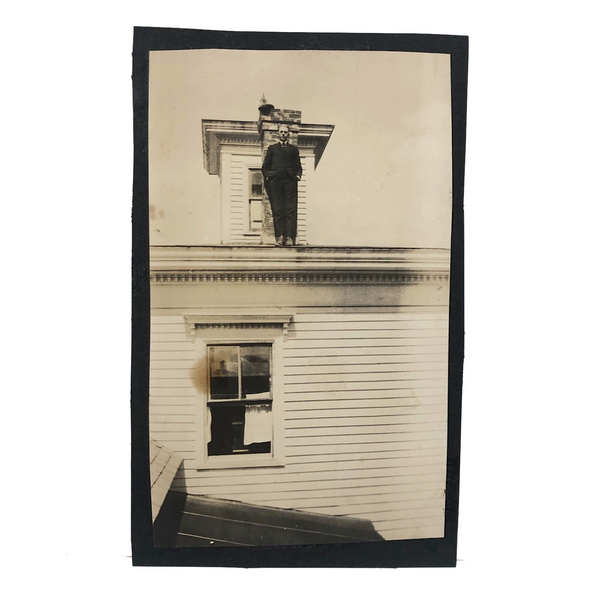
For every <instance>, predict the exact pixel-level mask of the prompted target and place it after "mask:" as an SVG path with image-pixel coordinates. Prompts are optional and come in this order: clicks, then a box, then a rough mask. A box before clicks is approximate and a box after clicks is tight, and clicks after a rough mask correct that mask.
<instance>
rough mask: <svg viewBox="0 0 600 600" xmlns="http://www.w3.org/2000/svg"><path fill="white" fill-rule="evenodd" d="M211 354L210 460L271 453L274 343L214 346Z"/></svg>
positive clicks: (209, 366) (209, 393) (210, 346)
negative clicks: (212, 457)
mask: <svg viewBox="0 0 600 600" xmlns="http://www.w3.org/2000/svg"><path fill="white" fill-rule="evenodd" d="M207 350H208V369H209V392H208V401H207V404H208V424H209V427H208V440H207V447H208V456H209V457H210V456H229V455H240V454H272V448H273V411H272V409H273V386H272V346H271V344H213V345H209V346H208V347H207Z"/></svg>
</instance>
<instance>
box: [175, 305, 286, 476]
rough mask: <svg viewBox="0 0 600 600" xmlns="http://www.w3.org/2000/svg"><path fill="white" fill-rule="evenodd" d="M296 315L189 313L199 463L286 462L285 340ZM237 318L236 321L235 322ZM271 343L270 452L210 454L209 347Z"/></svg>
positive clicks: (228, 465)
mask: <svg viewBox="0 0 600 600" xmlns="http://www.w3.org/2000/svg"><path fill="white" fill-rule="evenodd" d="M291 319H292V315H280V314H277V315H264V314H261V315H241V316H240V315H235V316H231V317H224V316H223V315H208V316H207V315H193V316H190V315H188V316H185V320H186V324H187V327H188V333H189V334H190V336H191V337H192V338H193V341H194V351H195V361H194V364H195V373H194V381H195V386H196V435H195V449H194V454H195V467H196V469H198V470H205V469H240V468H244V469H245V468H252V467H282V466H284V465H285V436H284V410H285V409H284V402H285V398H284V393H285V392H284V385H283V344H284V338H285V337H286V335H287V326H288V323H289V322H290V320H291ZM232 321H233V322H232ZM237 344H243V345H248V344H262V345H264V344H269V345H271V361H272V364H271V372H272V381H271V391H272V396H273V400H272V402H273V403H272V415H273V440H272V443H271V453H270V454H234V455H227V456H208V442H207V439H208V437H207V434H208V411H209V408H208V401H209V393H210V392H209V373H208V347H209V346H213V345H237Z"/></svg>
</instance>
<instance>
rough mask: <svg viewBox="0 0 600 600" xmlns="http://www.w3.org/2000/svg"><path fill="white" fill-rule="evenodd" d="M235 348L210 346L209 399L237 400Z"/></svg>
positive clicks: (236, 356)
mask: <svg viewBox="0 0 600 600" xmlns="http://www.w3.org/2000/svg"><path fill="white" fill-rule="evenodd" d="M238 352H239V348H238V347H237V346H211V347H210V352H209V360H210V396H211V398H239V389H238V380H239V377H238V375H239V371H238V364H239V360H238Z"/></svg>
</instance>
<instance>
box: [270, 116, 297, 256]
mask: <svg viewBox="0 0 600 600" xmlns="http://www.w3.org/2000/svg"><path fill="white" fill-rule="evenodd" d="M289 138H290V129H289V127H288V126H287V125H284V124H282V125H280V126H279V142H278V143H277V144H273V145H271V146H269V148H268V150H267V154H266V156H265V160H264V162H263V166H262V174H263V177H264V178H265V187H266V189H267V194H268V195H269V202H270V203H271V209H272V211H273V223H274V225H275V245H276V246H294V245H295V244H296V231H297V226H298V181H300V178H301V177H302V165H301V164H300V153H299V151H298V146H294V145H293V144H290V143H289Z"/></svg>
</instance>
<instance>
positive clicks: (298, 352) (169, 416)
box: [150, 310, 448, 539]
mask: <svg viewBox="0 0 600 600" xmlns="http://www.w3.org/2000/svg"><path fill="white" fill-rule="evenodd" d="M447 335H448V321H447V315H445V314H443V313H437V312H423V313H419V312H415V311H414V310H413V311H407V312H399V313H389V314H386V313H375V314H368V313H351V314H348V313H345V314H344V313H338V314H317V313H306V314H297V315H296V316H295V317H294V319H293V321H292V324H291V325H290V331H289V337H288V339H287V341H286V342H284V345H283V347H284V350H283V353H284V367H283V369H284V372H283V377H284V389H285V399H284V403H285V411H284V415H285V417H284V419H285V420H284V423H285V456H286V460H285V467H283V468H256V469H228V470H209V471H198V470H196V468H195V465H194V462H193V459H194V439H195V427H196V406H195V402H196V397H195V390H194V387H193V384H192V371H193V368H194V347H193V342H192V341H191V339H190V338H189V337H187V336H186V334H185V326H184V323H183V319H182V318H181V317H178V316H160V317H155V318H154V319H153V325H152V338H151V339H152V345H151V350H152V356H151V358H152V363H151V382H150V383H151V405H150V430H151V436H152V437H153V438H154V439H156V440H157V441H159V442H162V443H165V444H167V445H168V446H169V447H170V448H171V449H173V450H175V451H177V452H178V453H179V454H180V455H181V456H183V458H184V461H183V466H182V468H181V469H180V470H179V473H178V476H177V478H176V479H175V481H174V484H173V489H175V490H179V491H187V493H189V494H198V495H208V496H212V497H215V498H224V499H230V500H239V501H243V502H248V503H253V504H257V505H263V506H271V507H278V508H295V509H299V510H306V511H310V512H315V513H321V514H328V515H343V516H349V517H357V518H364V519H369V520H371V521H372V522H373V524H374V526H375V528H376V530H377V531H378V532H379V533H380V534H381V535H382V536H383V537H384V538H386V539H408V538H423V537H440V536H443V534H444V500H445V494H444V491H445V477H446V466H445V465H446V416H447V360H448V356H447V347H448V344H447ZM275 401H278V399H275Z"/></svg>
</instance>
